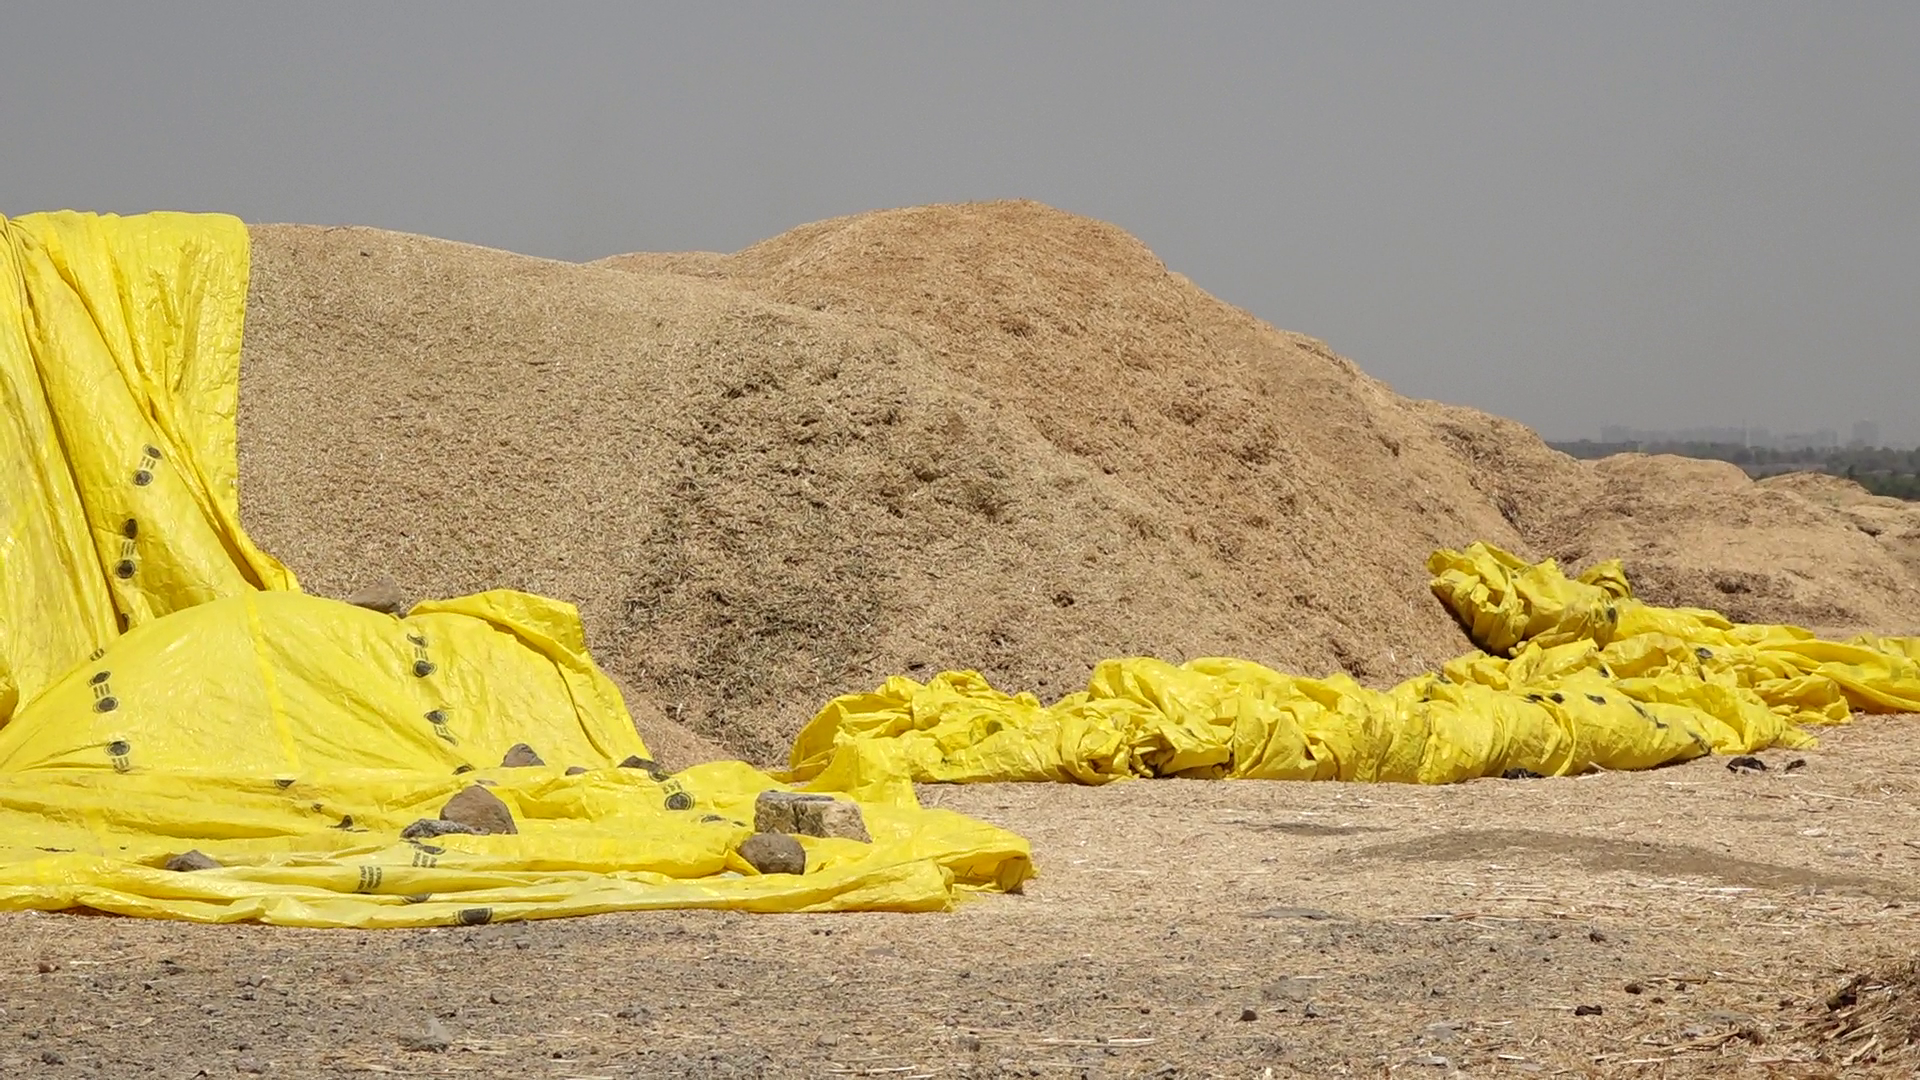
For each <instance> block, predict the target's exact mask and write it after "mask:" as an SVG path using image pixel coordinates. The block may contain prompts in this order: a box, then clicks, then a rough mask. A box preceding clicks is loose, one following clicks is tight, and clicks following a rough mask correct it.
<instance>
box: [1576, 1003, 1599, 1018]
mask: <svg viewBox="0 0 1920 1080" xmlns="http://www.w3.org/2000/svg"><path fill="white" fill-rule="evenodd" d="M1604 1012H1606V1010H1605V1009H1602V1008H1601V1007H1600V1006H1598V1005H1575V1006H1574V1007H1573V1015H1575V1016H1599V1015H1600V1014H1602V1013H1604Z"/></svg>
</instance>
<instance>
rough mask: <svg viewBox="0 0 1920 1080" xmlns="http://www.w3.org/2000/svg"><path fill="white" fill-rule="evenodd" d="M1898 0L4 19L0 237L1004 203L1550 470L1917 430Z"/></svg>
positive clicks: (650, 223) (1916, 176) (120, 12)
mask: <svg viewBox="0 0 1920 1080" xmlns="http://www.w3.org/2000/svg"><path fill="white" fill-rule="evenodd" d="M1917 57H1920V4H1916V3H1913V2H1911V0H1898V2H1892V3H1880V4H1864V3H1835V2H1823V3H1791V4H1776V3H1761V2H1757V0H1742V2H1739V3H1722V4H1706V3H1677V2H1671V0H1667V2H1659V3H1623V2H1618V0H1609V2H1606V3H1589V4H1560V3H1544V2H1529V3H1506V4H1488V3H1452V4H1431V3H1420V4H1414V3H1406V4H1370V3H1360V2H1354V0H1341V2H1337V3H1334V2H1329V3H1324V4H1310V5H1309V4H1281V3H1258V4H1220V5H1206V4H1160V5H1134V4H1124V5H1123V4H1119V3H1114V2H1103V3H1088V4H1066V3H1053V4H1038V3H1025V4H1005V5H989V4H950V3H949V4H905V3H885V4H826V3H816V4H798V3H784V4H711V5H692V4H687V5H678V6H676V7H672V8H669V7H666V6H664V5H661V6H654V5H637V4H624V3H623V4H606V5H593V4H561V3H543V4H537V5H536V4H524V5H508V4H498V3H481V2H466V3H458V4H435V3H418V2H416V3H410V4H404V5H389V4H384V3H382V4H346V3H328V4H308V5H292V4H284V5H264V4H251V5H250V4H237V3H236V4H218V5H216V4H204V3H201V4H194V3H181V2H175V3H169V4H165V5H160V4H146V3H128V2H121V3H114V4H104V3H102V4H85V3H78V2H66V3H41V4H37V5H34V4H19V5H10V7H9V10H8V14H7V17H6V25H5V30H4V33H0V212H4V213H9V214H18V213H25V212H27V211H31V210H43V209H57V208H62V207H72V208H75V209H87V210H103V211H104V210H113V211H120V212H134V211H140V210H149V209H187V210H221V211H226V212H230V213H234V214H238V215H240V216H241V217H243V218H246V219H247V220H249V221H303V222H319V223H355V224H368V225H379V226H383V227H387V228H394V229H404V230H408V231H413V232H422V233H429V234H432V235H435V236H442V237H449V238H453V239H459V240H466V241H471V242H475V243H482V244H489V245H493V246H497V247H503V248H509V249H512V250H515V251H522V252H528V253H532V254H539V255H550V256H557V257H561V258H589V257H594V256H599V255H605V254H610V253H614V252H620V251H632V250H653V251H666V250H680V249H688V248H703V249H713V250H723V251H730V250H734V249H737V248H739V247H742V246H745V245H746V244H749V243H752V242H753V241H755V240H759V239H762V238H764V237H767V236H771V235H773V234H776V233H779V232H781V231H783V230H785V229H787V228H789V227H791V226H794V225H798V224H801V223H803V222H807V221H813V220H817V219H820V218H824V217H830V216H834V215H838V214H845V213H851V212H855V211H860V210H867V209H874V208H879V207H888V206H903V205H911V204H915V203H926V202H942V201H951V200H965V199H987V198H999V197H1009V196H1024V197H1028V198H1034V199H1039V200H1042V201H1044V202H1048V203H1051V204H1053V205H1056V206H1059V207H1062V208H1065V209H1068V210H1072V211H1076V212H1079V213H1083V214H1089V215H1092V216H1094V217H1098V218H1103V219H1106V220H1109V221H1113V222H1116V223H1118V224H1120V225H1122V226H1124V227H1125V228H1127V229H1129V230H1131V231H1132V232H1134V233H1136V234H1137V235H1139V236H1140V237H1141V238H1143V239H1144V240H1145V241H1146V242H1147V243H1148V244H1149V245H1151V246H1152V247H1153V249H1154V250H1155V251H1156V252H1158V253H1159V254H1160V255H1161V257H1162V258H1164V259H1165V260H1166V262H1167V263H1168V265H1170V266H1171V267H1173V268H1174V269H1176V270H1179V271H1181V272H1183V273H1185V274H1187V275H1189V276H1190V277H1192V278H1193V279H1194V280H1195V281H1197V282H1198V283H1199V284H1201V285H1202V286H1204V287H1205V288H1207V289H1210V290H1212V291H1213V292H1215V293H1217V294H1218V295H1220V296H1222V297H1224V298H1226V299H1228V300H1230V301H1232V302H1234V303H1237V304H1240V305H1242V306H1244V307H1246V308H1248V309H1250V310H1252V311H1253V312H1255V313H1256V314H1258V315H1260V316H1262V317H1264V318H1266V319H1268V320H1270V321H1272V322H1274V323H1276V324H1278V325H1280V326H1283V327H1286V328H1288V329H1292V330H1298V331H1301V332H1303V333H1308V334H1312V335H1314V336H1316V337H1320V338H1324V339H1326V340H1327V341H1328V342H1329V343H1330V344H1332V345H1333V347H1334V348H1336V349H1337V350H1339V351H1340V352H1342V353H1344V354H1346V355H1348V356H1351V357H1352V358H1353V359H1355V360H1356V361H1357V362H1359V364H1360V365H1361V366H1362V367H1364V368H1366V369H1367V370H1368V371H1370V372H1372V373H1373V374H1375V375H1378V376H1380V377H1382V378H1384V379H1386V380H1388V381H1389V382H1391V383H1392V384H1393V385H1394V386H1395V387H1396V388H1397V389H1399V390H1400V391H1401V392H1403V393H1408V394H1413V395H1417V396H1421V397H1434V398H1440V399H1443V400H1447V401H1455V402H1461V403H1465V404H1470V405H1475V406H1479V407H1481V408H1486V409H1490V410H1493V411H1495V412H1500V413H1504V414H1506V415H1509V416H1514V417H1517V418H1519V419H1521V420H1524V421H1526V422H1528V423H1530V424H1533V425H1534V426H1536V427H1537V428H1539V429H1540V430H1541V431H1542V432H1543V433H1544V434H1546V435H1548V436H1549V437H1557V438H1566V437H1578V436H1582V435H1590V434H1597V432H1598V429H1599V427H1600V425H1601V424H1603V423H1609V422H1615V423H1625V424H1631V425H1636V426H1641V427H1677V426H1682V425H1701V424H1729V425H1733V424H1742V423H1752V424H1757V425H1762V424H1763V425H1768V426H1771V427H1773V428H1774V429H1776V430H1778V429H1782V428H1812V427H1816V426H1838V427H1842V428H1843V429H1844V427H1845V426H1846V425H1848V424H1850V423H1851V422H1852V421H1854V420H1856V419H1861V418H1871V419H1874V420H1877V421H1879V422H1880V423H1881V424H1882V425H1883V427H1884V429H1885V431H1886V433H1887V435H1888V436H1889V437H1890V438H1895V439H1898V440H1901V441H1906V442H1912V441H1915V440H1920V60H1916V58H1917Z"/></svg>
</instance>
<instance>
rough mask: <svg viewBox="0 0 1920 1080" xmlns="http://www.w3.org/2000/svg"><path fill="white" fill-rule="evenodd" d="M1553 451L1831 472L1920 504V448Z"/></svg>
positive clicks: (1767, 470) (1757, 471)
mask: <svg viewBox="0 0 1920 1080" xmlns="http://www.w3.org/2000/svg"><path fill="white" fill-rule="evenodd" d="M1552 446H1553V448H1554V449H1556V450H1559V451H1561V452H1562V453H1566V454H1571V455H1573V456H1574V457H1577V458H1603V457H1607V456H1608V455H1611V454H1633V453H1639V454H1678V455H1680V456H1681V457H1690V458H1703V459H1706V460H1709V461H1729V462H1732V463H1733V464H1735V465H1738V466H1740V467H1741V468H1742V469H1745V470H1746V471H1747V475H1748V476H1755V477H1759V476H1777V475H1779V474H1781V473H1789V472H1824V473H1831V474H1833V475H1834V476H1844V477H1846V478H1847V479H1849V480H1852V481H1855V482H1857V483H1858V484H1859V485H1860V486H1861V487H1864V488H1866V489H1867V490H1868V491H1871V492H1873V493H1874V494H1875V495H1891V496H1893V497H1894V498H1896V499H1912V500H1915V501H1920V449H1915V450H1887V449H1879V450H1865V449H1847V450H1773V449H1769V448H1767V447H1761V446H1741V445H1739V444H1738V443H1707V442H1683V443H1605V442H1594V441H1592V440H1590V439H1581V440H1580V441H1578V442H1561V443H1553V444H1552Z"/></svg>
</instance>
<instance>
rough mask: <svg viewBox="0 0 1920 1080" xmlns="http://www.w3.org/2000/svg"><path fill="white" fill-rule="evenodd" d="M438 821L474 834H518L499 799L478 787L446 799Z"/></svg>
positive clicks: (511, 813) (510, 816) (510, 812)
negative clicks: (462, 827) (453, 823)
mask: <svg viewBox="0 0 1920 1080" xmlns="http://www.w3.org/2000/svg"><path fill="white" fill-rule="evenodd" d="M440 820H442V821H453V822H458V823H459V824H461V825H465V826H467V827H468V828H470V829H472V830H473V831H474V832H477V833H492V834H505V835H512V834H514V833H517V832H519V831H520V829H519V827H518V826H516V825H515V824H514V823H513V812H512V811H511V810H508V809H507V804H506V803H503V802H501V801H500V796H498V795H495V794H494V793H493V792H491V791H488V790H487V789H486V788H483V787H481V786H480V785H478V784H475V785H474V786H472V787H470V788H468V789H466V790H465V791H462V792H461V793H460V794H458V795H455V796H454V797H453V798H451V799H448V800H447V805H445V806H443V807H441V808H440Z"/></svg>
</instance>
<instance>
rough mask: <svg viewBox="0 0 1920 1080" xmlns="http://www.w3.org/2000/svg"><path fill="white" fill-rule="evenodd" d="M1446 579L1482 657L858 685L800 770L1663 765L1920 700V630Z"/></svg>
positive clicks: (1291, 772) (1473, 555)
mask: <svg viewBox="0 0 1920 1080" xmlns="http://www.w3.org/2000/svg"><path fill="white" fill-rule="evenodd" d="M1429 569H1430V570H1431V571H1432V572H1433V574H1434V580H1433V591H1434V594H1435V595H1436V596H1437V597H1438V598H1439V599H1440V600H1441V601H1442V602H1443V603H1444V604H1446V605H1447V607H1448V608H1449V609H1450V610H1451V611H1453V612H1454V614H1455V615H1456V616H1457V617H1458V618H1459V620H1460V623H1461V625H1462V627H1464V628H1466V629H1467V631H1468V633H1469V635H1470V636H1471V637H1472V638H1473V640H1474V641H1475V642H1476V643H1477V644H1479V645H1480V646H1481V647H1482V649H1483V650H1485V651H1482V652H1477V653H1473V654H1471V655H1468V656H1463V657H1461V658H1459V659H1457V660H1455V661H1453V662H1452V663H1450V664H1448V665H1447V666H1446V668H1445V669H1444V670H1443V671H1442V672H1439V673H1436V674H1431V675H1423V676H1420V677H1419V678H1416V679H1412V680H1410V681H1408V682H1406V683H1403V684H1402V685H1400V686H1398V687H1395V688H1393V689H1392V690H1388V691H1376V690H1370V689H1368V688H1366V687H1363V686H1360V685H1359V684H1358V683H1356V682H1354V681H1353V680H1352V679H1350V678H1347V677H1345V676H1334V677H1331V678H1325V679H1310V678H1300V677H1296V676H1289V675H1282V674H1280V673H1279V672H1275V671H1272V670H1270V669H1268V668H1265V667H1261V666H1260V665H1258V664H1253V663H1250V662H1247V661H1244V660H1229V659H1202V660H1195V661H1192V662H1191V663H1187V664H1182V665H1179V666H1175V665H1171V664H1167V663H1163V662H1161V661H1158V660H1151V659H1138V658H1136V659H1127V660H1110V661H1107V662H1106V663H1103V664H1101V665H1100V666H1099V667H1098V668H1096V669H1095V671H1094V673H1093V677H1092V679H1091V681H1090V682H1089V684H1088V686H1087V689H1086V690H1085V691H1083V692H1080V693H1076V694H1072V695H1070V696H1068V697H1066V698H1064V699H1062V700H1060V701H1058V702H1055V703H1054V704H1052V705H1050V706H1048V705H1042V704H1041V703H1040V702H1039V701H1037V700H1036V699H1034V698H1033V697H1031V696H1028V695H1017V696H1015V695H1009V694H1004V693H1001V692H1000V691H998V690H995V689H993V688H992V687H990V686H988V685H987V683H986V681H985V680H984V679H982V678H981V677H980V676H979V675H978V674H977V673H973V672H949V673H946V674H943V675H939V676H937V677H935V678H934V679H933V680H931V681H930V682H927V683H925V684H922V683H918V682H915V681H913V680H911V679H905V678H895V679H890V680H888V682H887V683H886V685H884V686H882V687H881V688H880V689H879V690H877V691H875V692H874V693H871V694H859V695H850V696H847V697H842V698H840V699H838V700H836V701H834V702H832V703H831V704H829V705H828V706H827V707H826V708H825V709H824V710H822V711H821V712H820V714H819V715H818V716H816V717H815V718H814V720H813V721H812V723H810V724H808V725H807V727H806V728H804V729H803V730H802V731H801V732H800V735H799V737H798V738H797V739H796V740H795V742H794V746H793V751H792V759H791V766H792V775H794V776H795V777H799V778H806V777H811V776H815V775H818V774H820V773H821V772H822V771H824V770H827V769H830V768H832V767H833V766H834V765H835V764H836V763H837V762H838V761H839V759H840V757H841V756H843V755H858V756H863V757H867V758H874V757H879V758H882V759H884V760H885V761H886V762H887V763H888V765H889V767H891V768H894V769H897V770H899V771H900V772H902V773H904V774H906V775H908V776H910V777H912V778H913V779H915V780H919V781H926V782H937V781H946V782H976V781H993V780H1034V781H1039V780H1052V781H1073V782H1079V783H1089V784H1097V783H1105V782H1107V781H1112V780H1119V779H1124V778H1127V777H1154V776H1183V777H1242V778H1259V779H1283V780H1361V781H1397V782H1406V783H1422V784H1443V783H1452V782H1455V781H1460V780H1468V779H1472V778H1474V777H1480V776H1499V775H1502V774H1506V773H1509V772H1511V771H1515V770H1525V771H1526V772H1530V773H1537V774H1539V775H1542V776H1557V775H1566V774H1570V773H1576V772H1581V771H1584V770H1586V769H1589V768H1593V767H1596V766H1597V767H1600V768H1606V769H1644V768H1651V767H1654V766H1657V765H1663V764H1668V763H1671V762H1677V761H1685V760H1687V759H1690V758H1694V757H1698V756H1701V755H1703V754H1708V753H1723V754H1728V753H1745V752H1751V751H1754V750H1759V749H1763V748H1765V747H1769V746H1804V745H1808V744H1809V743H1810V742H1811V741H1812V740H1811V739H1810V737H1809V736H1808V735H1807V734H1806V733H1805V731H1804V726H1806V725H1815V724H1829V723H1838V722H1842V721H1845V720H1846V719H1847V718H1848V717H1849V716H1850V715H1851V713H1852V710H1854V709H1860V710H1863V711H1869V712H1920V639H1895V638H1871V637H1867V638H1860V639H1857V640H1855V641H1852V642H1845V643H1841V642H1831V641H1821V640H1819V639H1817V638H1815V637H1814V636H1813V635H1812V634H1810V633H1808V632H1807V631H1804V630H1800V629H1797V628H1794V627H1787V626H1737V625H1735V624H1733V623H1730V622H1728V621H1727V620H1725V619H1723V618H1721V617H1720V616H1718V615H1716V614H1714V613H1712V612H1707V611H1694V610H1683V609H1670V608H1656V607H1651V606H1648V605H1646V604H1642V603H1640V602H1639V601H1636V600H1634V599H1633V598H1632V590H1631V588H1630V587H1629V585H1628V583H1627V580H1626V577H1625V575H1624V574H1623V573H1622V572H1621V570H1620V566H1619V564H1618V563H1615V562H1608V563H1602V564H1600V565H1598V566H1596V567H1594V568H1593V569H1591V570H1589V571H1588V572H1587V573H1585V574H1583V575H1581V577H1580V578H1578V579H1574V578H1568V577H1566V576H1565V575H1564V574H1562V573H1561V572H1560V571H1559V569H1558V568H1557V567H1556V566H1554V565H1553V563H1551V562H1545V563H1541V564H1538V565H1530V564H1528V563H1526V562H1524V561H1523V560H1520V559H1517V558H1515V557H1514V556H1512V555H1510V554H1508V553H1506V552H1503V551H1500V550H1498V549H1496V548H1492V547H1489V546H1487V545H1484V544H1476V545H1474V546H1473V547H1471V548H1469V549H1468V550H1466V551H1464V552H1455V551H1442V552H1437V553H1435V555H1434V556H1433V558H1432V560H1431V561H1430V563H1429Z"/></svg>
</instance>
